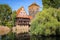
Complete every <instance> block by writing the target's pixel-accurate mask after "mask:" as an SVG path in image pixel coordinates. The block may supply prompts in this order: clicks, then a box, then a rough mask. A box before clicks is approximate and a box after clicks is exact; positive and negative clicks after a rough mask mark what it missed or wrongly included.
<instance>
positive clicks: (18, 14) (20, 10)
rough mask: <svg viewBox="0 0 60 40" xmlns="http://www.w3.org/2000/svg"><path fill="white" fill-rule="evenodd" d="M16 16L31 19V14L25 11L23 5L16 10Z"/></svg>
mask: <svg viewBox="0 0 60 40" xmlns="http://www.w3.org/2000/svg"><path fill="white" fill-rule="evenodd" d="M16 17H19V18H30V19H32V16H29V15H27V14H26V12H25V10H24V7H21V8H19V9H18V10H17V16H16Z"/></svg>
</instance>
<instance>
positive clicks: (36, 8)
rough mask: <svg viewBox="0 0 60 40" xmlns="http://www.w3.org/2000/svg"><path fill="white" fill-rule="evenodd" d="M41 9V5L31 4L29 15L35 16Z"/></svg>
mask: <svg viewBox="0 0 60 40" xmlns="http://www.w3.org/2000/svg"><path fill="white" fill-rule="evenodd" d="M39 9H40V7H39V5H37V4H36V3H33V4H31V5H30V6H29V7H28V11H29V15H30V16H32V17H33V18H34V17H35V15H36V14H37V13H38V12H39V11H40V10H39Z"/></svg>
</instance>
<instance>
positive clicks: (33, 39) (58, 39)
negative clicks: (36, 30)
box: [30, 37, 60, 40]
mask: <svg viewBox="0 0 60 40" xmlns="http://www.w3.org/2000/svg"><path fill="white" fill-rule="evenodd" d="M30 40H60V37H31V38H30Z"/></svg>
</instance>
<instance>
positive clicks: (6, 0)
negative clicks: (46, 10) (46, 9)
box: [0, 0, 42, 13]
mask: <svg viewBox="0 0 60 40" xmlns="http://www.w3.org/2000/svg"><path fill="white" fill-rule="evenodd" d="M34 2H36V4H38V5H39V6H40V7H41V8H40V10H42V0H0V4H8V5H9V6H10V7H11V8H12V10H18V9H19V8H20V7H21V6H24V8H25V10H26V12H27V13H28V6H29V5H31V4H32V3H34Z"/></svg>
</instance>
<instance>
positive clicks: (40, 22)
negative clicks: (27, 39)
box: [31, 8, 60, 36]
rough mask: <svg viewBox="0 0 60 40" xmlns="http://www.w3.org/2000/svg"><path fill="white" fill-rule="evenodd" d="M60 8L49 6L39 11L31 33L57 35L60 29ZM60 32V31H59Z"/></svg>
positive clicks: (33, 21)
mask: <svg viewBox="0 0 60 40" xmlns="http://www.w3.org/2000/svg"><path fill="white" fill-rule="evenodd" d="M59 10H60V9H55V8H48V9H44V10H43V11H42V12H39V13H37V15H36V17H35V18H34V19H33V20H32V22H31V34H34V35H45V36H49V35H56V32H57V31H58V32H57V33H59V32H60V30H57V29H60V16H59V15H60V11H59ZM59 34H60V33H59Z"/></svg>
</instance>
